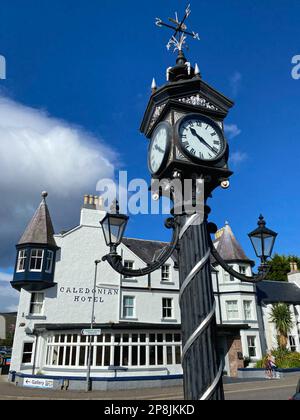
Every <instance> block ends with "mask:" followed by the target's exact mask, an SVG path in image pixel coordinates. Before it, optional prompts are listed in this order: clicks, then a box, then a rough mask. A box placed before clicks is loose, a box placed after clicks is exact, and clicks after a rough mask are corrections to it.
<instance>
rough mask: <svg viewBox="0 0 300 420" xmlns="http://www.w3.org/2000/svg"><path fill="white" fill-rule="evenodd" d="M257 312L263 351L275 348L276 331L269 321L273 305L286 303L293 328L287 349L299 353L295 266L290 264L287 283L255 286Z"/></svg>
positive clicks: (299, 277) (299, 282) (299, 288)
mask: <svg viewBox="0 0 300 420" xmlns="http://www.w3.org/2000/svg"><path fill="white" fill-rule="evenodd" d="M257 297H258V311H259V312H261V314H262V318H263V326H262V327H263V332H264V334H263V335H264V337H265V342H264V344H263V345H264V350H265V352H267V350H270V349H274V348H277V346H278V340H277V336H278V333H277V330H276V326H275V324H274V323H273V322H272V321H271V313H272V308H273V305H274V304H277V303H286V304H287V305H288V306H289V309H290V313H291V318H292V323H293V326H292V328H291V331H290V333H289V336H288V349H289V350H290V351H293V352H299V353H300V271H299V270H298V267H297V264H295V263H292V264H291V272H290V273H289V274H288V282H277V281H264V282H261V283H260V284H258V286H257Z"/></svg>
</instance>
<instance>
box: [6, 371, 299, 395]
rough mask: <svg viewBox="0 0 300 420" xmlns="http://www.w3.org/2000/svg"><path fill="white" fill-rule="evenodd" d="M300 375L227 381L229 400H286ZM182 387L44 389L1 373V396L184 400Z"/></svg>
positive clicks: (226, 389)
mask: <svg viewBox="0 0 300 420" xmlns="http://www.w3.org/2000/svg"><path fill="white" fill-rule="evenodd" d="M298 380H299V375H295V376H291V377H289V378H285V379H282V380H269V381H268V380H262V381H255V382H250V381H243V382H236V381H235V382H234V383H226V384H225V386H224V388H225V396H226V400H244V401H246V400H283V401H286V400H288V399H289V397H291V396H292V395H293V394H294V393H295V390H296V386H297V382H298ZM182 399H183V392H182V388H180V387H177V388H163V389H162V388H160V389H149V390H145V389H138V390H128V391H110V392H97V391H96V392H93V393H89V394H86V393H85V392H74V391H49V390H47V391H44V390H39V389H24V388H18V387H16V386H15V385H13V384H9V383H7V380H6V378H4V377H2V378H1V377H0V400H105V401H106V400H110V401H114V400H130V401H134V400H143V401H147V400H153V401H172V400H174V401H175V400H182Z"/></svg>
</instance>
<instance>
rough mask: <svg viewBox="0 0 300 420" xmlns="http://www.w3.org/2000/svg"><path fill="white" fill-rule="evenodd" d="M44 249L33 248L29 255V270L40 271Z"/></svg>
mask: <svg viewBox="0 0 300 420" xmlns="http://www.w3.org/2000/svg"><path fill="white" fill-rule="evenodd" d="M43 257H44V251H43V250H42V249H33V250H32V251H31V256H30V271H42V267H43Z"/></svg>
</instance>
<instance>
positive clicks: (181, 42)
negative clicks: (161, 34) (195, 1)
mask: <svg viewBox="0 0 300 420" xmlns="http://www.w3.org/2000/svg"><path fill="white" fill-rule="evenodd" d="M190 14H191V6H190V5H188V6H187V8H186V10H185V16H184V18H183V19H182V21H181V22H180V21H179V19H178V13H177V12H176V13H175V19H172V18H168V20H169V21H170V22H171V23H173V24H175V25H176V26H173V25H170V24H168V23H164V22H163V21H162V20H161V19H160V18H156V22H155V23H156V25H157V26H158V27H159V28H162V27H163V26H165V27H166V28H169V29H172V30H173V31H175V32H174V34H173V36H172V37H171V38H170V40H169V42H168V44H167V49H168V50H170V48H171V47H172V46H173V47H174V52H175V51H183V48H184V47H186V48H188V47H187V45H186V39H187V37H188V36H191V37H193V38H194V39H197V40H199V41H200V38H199V34H198V33H196V32H188V30H187V29H188V27H187V26H186V24H185V21H186V20H187V18H188V17H189V16H190Z"/></svg>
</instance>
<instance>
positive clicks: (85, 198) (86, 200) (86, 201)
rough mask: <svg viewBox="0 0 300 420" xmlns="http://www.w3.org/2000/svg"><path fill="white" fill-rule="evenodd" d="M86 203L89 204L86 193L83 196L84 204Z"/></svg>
mask: <svg viewBox="0 0 300 420" xmlns="http://www.w3.org/2000/svg"><path fill="white" fill-rule="evenodd" d="M87 204H89V196H88V195H87V194H86V195H85V196H84V205H85V206H86V205H87Z"/></svg>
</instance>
